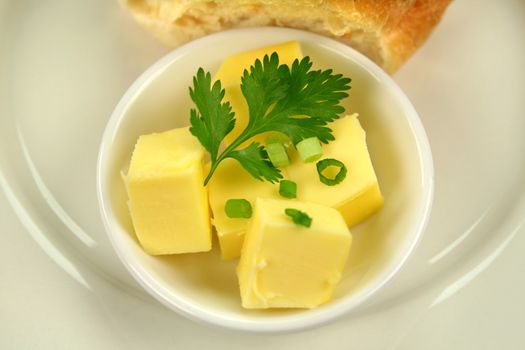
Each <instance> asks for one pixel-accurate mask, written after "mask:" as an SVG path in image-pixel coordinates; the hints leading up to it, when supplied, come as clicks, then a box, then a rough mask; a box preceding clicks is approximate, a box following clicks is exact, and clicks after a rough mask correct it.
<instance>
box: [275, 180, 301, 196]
mask: <svg viewBox="0 0 525 350" xmlns="http://www.w3.org/2000/svg"><path fill="white" fill-rule="evenodd" d="M279 194H280V195H281V196H283V197H285V198H296V197H297V184H296V183H295V182H293V181H290V180H281V182H279Z"/></svg>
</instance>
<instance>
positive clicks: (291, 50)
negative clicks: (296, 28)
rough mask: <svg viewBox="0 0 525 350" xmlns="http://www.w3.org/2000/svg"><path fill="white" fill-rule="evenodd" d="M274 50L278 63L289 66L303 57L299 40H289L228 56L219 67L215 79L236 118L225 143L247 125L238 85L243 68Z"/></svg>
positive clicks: (246, 113) (262, 136) (261, 136)
mask: <svg viewBox="0 0 525 350" xmlns="http://www.w3.org/2000/svg"><path fill="white" fill-rule="evenodd" d="M274 52H277V54H278V55H279V63H280V64H287V65H288V66H291V65H292V63H293V61H295V60H296V59H301V58H302V57H303V53H302V51H301V45H300V44H299V42H297V41H290V42H286V43H282V44H278V45H272V46H267V47H263V48H260V49H257V50H252V51H248V52H243V53H240V54H237V55H233V56H230V57H228V58H227V59H226V60H225V61H224V62H223V64H222V65H221V67H220V68H219V71H218V72H217V74H216V76H215V80H220V81H221V84H222V87H223V88H224V89H225V94H224V100H225V101H229V102H230V104H231V106H232V111H233V112H235V118H236V121H235V127H234V129H233V130H232V132H231V133H230V134H228V135H227V136H226V138H225V142H226V143H227V144H229V143H231V142H232V141H233V140H234V139H235V138H236V137H237V136H239V134H240V132H241V131H242V130H243V129H244V128H246V125H248V105H247V104H246V101H245V99H244V96H243V94H242V91H241V86H240V85H241V77H242V75H243V72H244V70H245V69H248V70H249V68H250V66H252V65H253V64H254V63H255V60H256V59H260V60H261V61H262V60H263V58H264V56H265V55H268V56H270V55H271V54H272V53H274ZM269 134H271V133H265V134H262V135H258V136H257V137H255V138H254V139H252V140H250V142H251V141H258V142H264V140H266V137H267V136H268V135H269Z"/></svg>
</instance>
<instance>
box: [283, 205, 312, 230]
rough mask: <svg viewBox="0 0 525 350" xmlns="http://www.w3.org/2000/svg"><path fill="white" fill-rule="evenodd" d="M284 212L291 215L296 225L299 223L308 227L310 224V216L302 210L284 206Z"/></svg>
mask: <svg viewBox="0 0 525 350" xmlns="http://www.w3.org/2000/svg"><path fill="white" fill-rule="evenodd" d="M284 213H285V214H286V215H288V216H289V217H291V218H292V220H293V222H294V223H296V224H297V225H301V226H304V227H310V226H311V225H312V218H311V217H310V216H308V214H306V213H305V212H303V211H300V210H297V209H293V208H286V209H284Z"/></svg>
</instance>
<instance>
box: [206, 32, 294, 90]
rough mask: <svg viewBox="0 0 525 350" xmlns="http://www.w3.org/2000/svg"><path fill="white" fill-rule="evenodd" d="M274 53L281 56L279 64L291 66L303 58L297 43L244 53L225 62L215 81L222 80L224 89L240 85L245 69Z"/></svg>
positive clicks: (282, 44) (291, 42)
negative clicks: (297, 59)
mask: <svg viewBox="0 0 525 350" xmlns="http://www.w3.org/2000/svg"><path fill="white" fill-rule="evenodd" d="M274 52H277V54H278V55H279V63H281V64H287V65H290V66H291V64H292V63H293V61H294V60H295V59H296V58H299V59H300V58H302V57H303V54H302V51H301V45H300V44H299V42H297V41H289V42H285V43H281V44H277V45H271V46H266V47H263V48H260V49H256V50H252V51H246V52H242V53H239V54H236V55H232V56H229V57H228V58H226V59H225V60H224V62H223V63H222V65H221V67H220V68H219V70H218V71H217V74H216V75H215V80H220V81H221V84H222V86H223V87H227V86H231V85H239V84H240V83H241V77H242V75H243V72H244V70H245V69H249V68H250V66H252V65H253V64H254V63H255V60H256V59H259V60H261V61H262V59H263V58H264V56H265V55H268V56H270V55H271V54H272V53H274Z"/></svg>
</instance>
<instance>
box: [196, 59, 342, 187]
mask: <svg viewBox="0 0 525 350" xmlns="http://www.w3.org/2000/svg"><path fill="white" fill-rule="evenodd" d="M311 68H312V62H311V61H310V58H309V57H305V58H303V59H302V60H301V61H299V60H295V61H294V63H293V64H292V67H291V68H290V67H288V66H287V65H284V64H283V65H280V64H279V56H278V55H277V53H275V52H274V53H273V54H272V55H271V56H270V57H268V55H266V56H265V57H264V59H263V60H262V62H261V61H260V60H256V61H255V63H254V65H252V66H251V67H250V69H249V71H248V70H245V71H244V74H243V76H242V78H241V91H242V94H243V96H244V98H245V99H246V103H247V105H248V112H249V120H248V125H247V126H246V128H245V129H244V130H243V131H242V132H241V133H240V134H239V136H238V137H237V138H236V139H235V140H233V142H232V143H230V144H229V145H228V146H226V147H225V148H224V149H223V150H222V151H221V150H220V146H221V143H222V141H223V140H224V138H225V137H226V135H228V134H229V133H230V132H231V131H232V130H233V128H234V126H235V113H234V112H232V108H231V105H230V103H229V102H223V98H224V94H225V90H224V89H223V88H222V87H221V82H220V81H219V80H217V81H216V82H215V83H213V84H212V79H211V74H210V73H209V72H204V70H203V69H202V68H199V70H198V71H197V74H196V75H195V76H194V78H193V88H191V87H190V97H191V99H192V100H193V102H194V103H195V107H196V109H192V110H191V111H190V123H191V127H190V132H191V133H192V134H193V135H194V136H195V137H197V139H198V140H199V142H200V143H201V144H202V146H203V147H204V148H205V149H206V150H207V151H208V152H209V153H210V158H211V167H210V171H209V173H208V175H207V177H206V179H205V180H204V184H205V185H206V184H207V183H208V181H209V180H210V178H211V176H212V175H213V173H214V172H215V170H216V169H217V166H218V165H219V164H220V163H221V161H223V160H224V159H226V158H233V159H236V160H237V161H239V163H240V164H241V165H242V166H243V167H244V169H246V170H247V171H248V172H249V173H250V174H251V175H252V176H254V177H255V178H256V179H258V180H262V181H263V180H267V181H269V182H272V183H273V182H277V181H279V179H281V178H282V177H283V176H282V174H281V172H280V170H279V169H278V168H276V167H274V166H273V165H272V163H271V162H270V160H269V158H268V154H267V153H266V150H265V149H264V147H263V146H262V145H261V144H259V143H258V142H252V143H250V144H249V145H248V146H246V147H243V148H239V147H240V146H241V145H242V144H244V143H245V142H246V141H248V140H249V139H251V138H252V137H254V136H256V135H259V134H261V133H264V132H268V131H276V132H281V133H283V134H285V135H287V136H288V137H289V138H290V140H291V141H292V142H293V143H294V144H297V143H298V142H299V141H301V140H303V139H305V138H309V137H317V138H318V139H319V140H320V141H321V142H323V143H328V142H329V141H332V140H334V135H333V134H332V130H331V129H330V128H328V127H327V126H326V125H327V124H328V123H330V122H332V121H334V120H335V119H337V118H339V116H340V114H341V113H343V112H344V108H343V107H342V106H341V105H340V104H339V103H340V101H341V100H342V99H344V98H345V97H347V96H348V94H347V93H346V92H345V91H347V90H349V89H350V85H349V84H350V81H351V80H350V79H349V78H346V77H343V76H342V75H341V74H333V72H332V70H331V69H328V70H324V71H322V70H311Z"/></svg>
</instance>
